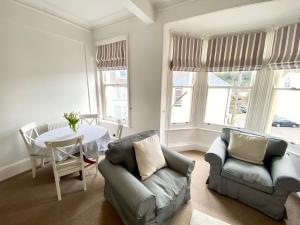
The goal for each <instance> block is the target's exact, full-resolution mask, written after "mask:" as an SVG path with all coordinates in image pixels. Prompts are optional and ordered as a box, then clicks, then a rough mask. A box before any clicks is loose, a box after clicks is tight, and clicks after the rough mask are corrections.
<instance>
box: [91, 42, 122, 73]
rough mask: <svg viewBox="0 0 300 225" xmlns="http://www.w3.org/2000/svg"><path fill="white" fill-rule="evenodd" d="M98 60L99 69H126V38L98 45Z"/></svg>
mask: <svg viewBox="0 0 300 225" xmlns="http://www.w3.org/2000/svg"><path fill="white" fill-rule="evenodd" d="M96 62H97V68H98V69H99V70H122V69H126V68H127V61H126V40H122V41H117V42H113V43H109V44H104V45H99V46H98V47H97V53H96Z"/></svg>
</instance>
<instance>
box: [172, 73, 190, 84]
mask: <svg viewBox="0 0 300 225" xmlns="http://www.w3.org/2000/svg"><path fill="white" fill-rule="evenodd" d="M193 74H194V73H192V72H181V71H175V72H173V86H192V85H193V82H194V81H193V79H194V76H193Z"/></svg>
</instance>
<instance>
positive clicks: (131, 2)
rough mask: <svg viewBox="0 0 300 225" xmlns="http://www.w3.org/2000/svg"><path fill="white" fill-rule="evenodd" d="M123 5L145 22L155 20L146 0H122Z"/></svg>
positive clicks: (149, 3) (150, 6)
mask: <svg viewBox="0 0 300 225" xmlns="http://www.w3.org/2000/svg"><path fill="white" fill-rule="evenodd" d="M122 2H123V5H124V6H125V7H126V8H127V9H128V10H129V11H130V12H131V13H132V14H134V15H135V16H136V17H138V18H139V19H140V20H142V21H143V22H144V23H145V24H152V23H154V21H155V15H154V9H153V6H152V4H151V2H149V1H148V0H123V1H122Z"/></svg>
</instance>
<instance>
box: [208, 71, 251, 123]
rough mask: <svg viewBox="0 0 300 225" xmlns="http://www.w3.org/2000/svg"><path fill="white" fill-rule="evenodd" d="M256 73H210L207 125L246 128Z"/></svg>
mask: <svg viewBox="0 0 300 225" xmlns="http://www.w3.org/2000/svg"><path fill="white" fill-rule="evenodd" d="M254 79H255V72H251V71H241V72H209V73H208V93H207V102H206V110H205V123H208V124H217V125H230V126H234V127H241V128H243V127H245V125H246V119H247V114H248V106H249V100H250V96H251V90H252V86H253V83H254Z"/></svg>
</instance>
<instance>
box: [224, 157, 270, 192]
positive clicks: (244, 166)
mask: <svg viewBox="0 0 300 225" xmlns="http://www.w3.org/2000/svg"><path fill="white" fill-rule="evenodd" d="M221 175H222V176H223V177H226V178H228V179H232V180H234V181H236V182H238V183H240V184H244V185H247V186H249V187H253V188H255V189H257V190H260V191H263V192H266V193H270V194H272V192H273V182H272V178H271V175H270V173H269V171H268V170H267V168H266V167H265V166H263V165H257V164H253V163H249V162H245V161H241V160H238V159H230V158H228V159H227V160H226V162H225V164H224V167H223V170H222V173H221Z"/></svg>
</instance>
